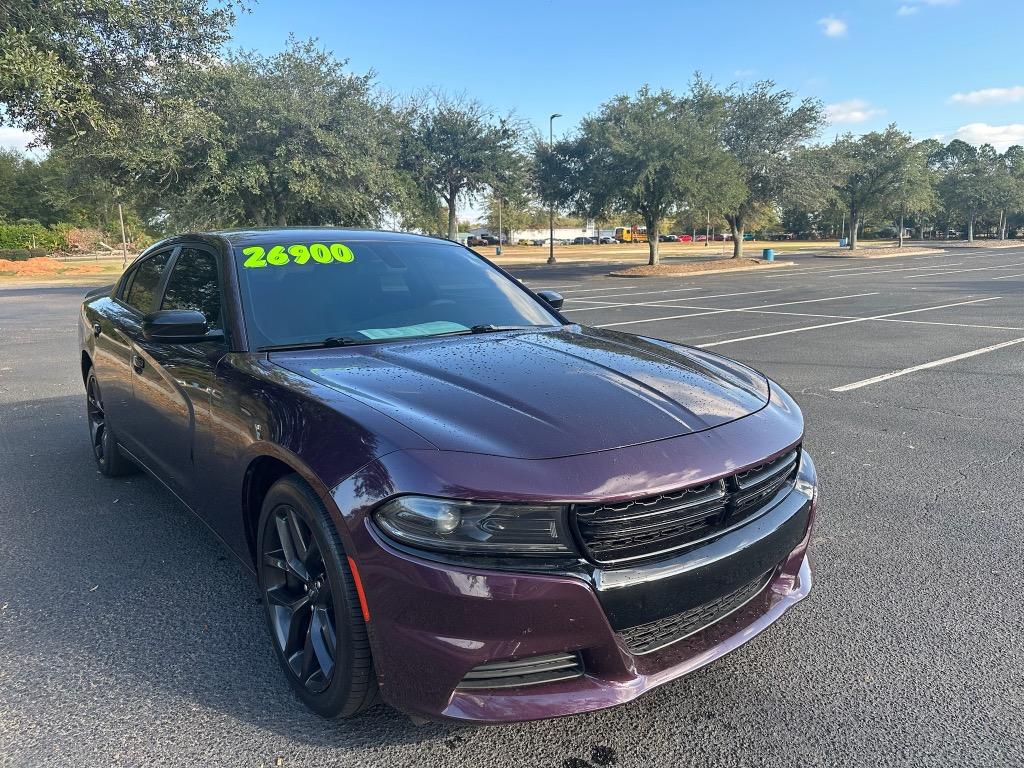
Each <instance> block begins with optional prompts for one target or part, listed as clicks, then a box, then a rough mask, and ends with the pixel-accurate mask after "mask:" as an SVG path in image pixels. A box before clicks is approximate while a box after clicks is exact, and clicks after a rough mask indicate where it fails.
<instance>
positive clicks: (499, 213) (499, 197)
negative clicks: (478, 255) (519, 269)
mask: <svg viewBox="0 0 1024 768" xmlns="http://www.w3.org/2000/svg"><path fill="white" fill-rule="evenodd" d="M495 253H496V254H497V255H498V256H501V195H498V247H497V249H495Z"/></svg>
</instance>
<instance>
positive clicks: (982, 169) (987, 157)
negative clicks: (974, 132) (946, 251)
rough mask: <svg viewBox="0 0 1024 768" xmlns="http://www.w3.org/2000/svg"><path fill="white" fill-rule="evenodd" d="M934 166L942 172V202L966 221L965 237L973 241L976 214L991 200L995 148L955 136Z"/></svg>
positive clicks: (990, 202) (940, 193) (988, 204)
mask: <svg viewBox="0 0 1024 768" xmlns="http://www.w3.org/2000/svg"><path fill="white" fill-rule="evenodd" d="M937 165H938V168H939V169H940V170H941V172H942V181H941V182H940V183H939V195H940V196H941V198H942V202H943V205H944V206H945V207H946V209H947V210H948V211H950V212H951V213H953V214H954V215H956V216H958V217H959V218H960V219H961V220H962V221H965V222H966V223H967V239H968V240H969V241H970V242H974V224H975V222H976V221H977V218H978V215H979V214H980V213H981V212H982V211H984V210H985V209H986V208H987V207H988V206H990V205H991V204H992V203H993V199H992V185H991V182H992V178H991V177H992V175H993V174H994V172H995V150H994V149H993V148H992V146H991V145H989V144H984V145H982V146H981V147H980V148H978V147H974V146H972V145H970V144H968V143H967V142H965V141H961V140H960V139H954V140H953V141H951V142H949V144H947V145H946V147H945V148H944V149H943V150H942V152H941V153H940V154H939V156H938V158H937Z"/></svg>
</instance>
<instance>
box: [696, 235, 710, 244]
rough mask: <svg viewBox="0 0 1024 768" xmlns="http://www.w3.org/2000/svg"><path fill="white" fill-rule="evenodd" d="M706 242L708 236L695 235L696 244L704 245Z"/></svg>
mask: <svg viewBox="0 0 1024 768" xmlns="http://www.w3.org/2000/svg"><path fill="white" fill-rule="evenodd" d="M707 240H708V236H707V235H697V240H696V242H698V243H706V242H707Z"/></svg>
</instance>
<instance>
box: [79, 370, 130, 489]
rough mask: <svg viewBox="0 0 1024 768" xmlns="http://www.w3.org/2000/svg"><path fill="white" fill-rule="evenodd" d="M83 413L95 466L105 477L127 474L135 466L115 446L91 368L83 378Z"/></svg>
mask: <svg viewBox="0 0 1024 768" xmlns="http://www.w3.org/2000/svg"><path fill="white" fill-rule="evenodd" d="M85 414H86V419H87V421H88V422H89V439H90V441H91V443H92V454H93V458H95V459H96V467H97V468H98V469H99V471H100V472H101V473H103V474H104V475H106V476H107V477H117V476H119V475H127V474H130V473H132V472H134V471H135V469H136V467H135V465H134V464H133V463H132V461H131V459H128V458H127V457H125V455H124V454H122V453H121V451H120V450H119V449H118V447H117V439H116V438H115V437H114V433H113V431H112V430H111V428H110V424H109V423H108V422H107V414H106V411H105V410H104V409H103V397H102V396H101V394H100V383H99V381H98V380H97V379H96V373H95V372H94V371H93V369H92V368H90V369H89V374H88V375H87V376H86V379H85Z"/></svg>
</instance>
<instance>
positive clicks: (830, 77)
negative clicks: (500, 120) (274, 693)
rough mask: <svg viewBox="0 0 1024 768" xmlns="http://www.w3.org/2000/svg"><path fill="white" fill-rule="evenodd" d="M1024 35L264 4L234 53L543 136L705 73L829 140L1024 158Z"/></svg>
mask: <svg viewBox="0 0 1024 768" xmlns="http://www.w3.org/2000/svg"><path fill="white" fill-rule="evenodd" d="M648 22H649V23H650V24H651V26H649V27H648V26H647V24H648ZM1022 29H1024V0H848V1H847V2H842V1H840V0H837V1H836V2H832V1H831V0H774V2H770V1H769V0H717V1H715V2H710V1H709V2H683V1H682V0H676V1H675V2H671V1H669V0H661V1H656V0H633V2H628V3H627V2H608V1H607V0H561V1H558V0H518V1H516V2H511V3H493V2H462V1H461V0H458V1H453V2H445V1H441V0H435V1H434V2H427V1H425V0H422V1H419V2H414V1H413V0H407V1H406V2H399V1H396V0H377V1H376V2H365V1H364V2H333V3H330V2H313V1H311V0H305V1H299V0H291V2H286V1H284V0H260V2H258V3H257V4H256V5H255V6H254V7H253V10H252V12H251V13H250V14H247V15H245V16H242V17H241V18H240V19H239V23H238V25H237V28H236V33H235V44H236V45H240V46H243V47H246V48H257V49H260V50H262V51H274V50H277V49H279V48H280V47H281V45H282V43H283V42H284V40H285V37H286V35H287V33H289V32H293V33H295V34H296V35H297V36H299V37H303V38H304V37H317V38H319V39H320V40H321V42H322V43H323V45H324V46H325V47H327V48H328V49H330V50H333V51H334V52H335V53H336V54H337V55H339V56H341V57H346V58H349V59H350V66H351V67H352V69H353V70H354V71H357V72H364V71H366V70H368V69H373V70H375V71H376V72H377V74H378V79H379V83H380V85H381V86H383V87H385V88H387V89H389V90H393V91H398V92H410V91H416V90H419V89H426V88H432V87H440V88H442V89H445V90H448V91H452V92H463V91H464V92H466V93H468V94H470V95H472V96H475V97H477V98H479V99H480V100H482V101H484V102H486V103H488V104H490V105H491V106H493V107H495V108H496V109H498V110H501V111H507V110H510V109H511V110H514V111H515V112H516V113H517V114H519V115H520V116H521V117H524V118H526V119H528V120H529V121H530V122H531V123H532V124H534V125H535V126H536V127H537V128H538V129H543V130H544V132H545V133H546V131H547V117H548V115H550V114H551V113H552V112H561V113H562V114H563V115H564V116H565V117H564V118H562V119H561V120H558V121H556V123H555V125H556V131H568V130H571V128H572V126H573V125H574V123H575V122H576V121H577V120H578V119H579V118H580V117H581V116H583V115H585V114H586V113H588V112H591V111H593V110H594V109H596V108H597V107H598V106H599V105H600V104H601V102H602V101H604V100H606V99H607V98H608V97H610V96H611V95H613V94H615V93H619V92H623V91H633V90H635V89H636V88H638V87H639V86H640V85H642V84H643V83H649V84H651V85H652V86H655V87H666V88H671V89H674V90H680V91H681V90H683V89H685V88H686V85H687V82H688V81H689V79H690V77H691V75H692V74H693V72H694V71H695V70H700V71H702V72H704V73H705V74H706V75H708V76H710V77H711V78H712V79H714V80H715V81H716V82H718V83H721V84H726V83H732V82H737V83H740V84H743V83H745V82H752V81H754V80H757V79H761V78H770V79H772V80H775V81H776V82H777V83H778V84H779V85H780V86H783V87H785V88H788V89H790V90H793V91H795V92H796V93H797V94H798V95H800V96H814V97H817V98H820V99H821V100H822V101H823V102H824V103H825V104H826V105H830V107H829V112H830V115H831V121H832V122H831V125H830V126H829V128H828V129H827V130H826V131H825V133H824V134H823V136H822V138H824V139H830V138H832V136H834V135H835V134H836V133H841V132H845V131H853V132H855V133H860V132H864V131H868V130H872V129H875V128H880V127H884V126H885V125H886V124H888V123H889V122H896V123H897V124H898V125H899V126H900V127H901V128H903V129H905V130H909V131H910V132H911V133H913V134H914V135H915V136H916V137H918V138H926V137H930V136H936V137H943V138H947V137H953V136H960V137H961V138H964V139H967V140H970V141H972V142H975V143H978V142H981V141H985V140H989V141H993V142H994V143H996V144H998V145H999V146H1000V148H1002V147H1005V146H1006V145H1007V144H1008V143H1017V142H1022V143H1024V58H1022V57H1021V48H1022V45H1024V40H1022V37H1021V33H1022ZM647 30H651V32H650V33H649V32H648V31H647ZM649 34H653V35H654V37H655V38H656V42H655V44H654V45H653V46H650V45H648V44H647V40H648V37H649ZM957 94H959V97H958V96H957Z"/></svg>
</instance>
